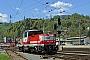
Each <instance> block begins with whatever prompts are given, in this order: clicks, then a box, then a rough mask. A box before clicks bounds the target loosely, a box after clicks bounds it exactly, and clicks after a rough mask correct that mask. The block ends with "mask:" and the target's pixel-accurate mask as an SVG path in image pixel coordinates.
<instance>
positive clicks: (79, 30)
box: [79, 22, 81, 45]
mask: <svg viewBox="0 0 90 60" xmlns="http://www.w3.org/2000/svg"><path fill="white" fill-rule="evenodd" d="M80 42H81V30H80V22H79V45H80Z"/></svg>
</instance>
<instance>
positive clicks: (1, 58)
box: [0, 54, 10, 60]
mask: <svg viewBox="0 0 90 60" xmlns="http://www.w3.org/2000/svg"><path fill="white" fill-rule="evenodd" d="M0 60H10V58H9V57H8V56H7V55H6V54H0Z"/></svg>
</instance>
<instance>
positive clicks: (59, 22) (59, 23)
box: [58, 17, 61, 25]
mask: <svg viewBox="0 0 90 60" xmlns="http://www.w3.org/2000/svg"><path fill="white" fill-rule="evenodd" d="M58 25H61V21H60V17H59V18H58Z"/></svg>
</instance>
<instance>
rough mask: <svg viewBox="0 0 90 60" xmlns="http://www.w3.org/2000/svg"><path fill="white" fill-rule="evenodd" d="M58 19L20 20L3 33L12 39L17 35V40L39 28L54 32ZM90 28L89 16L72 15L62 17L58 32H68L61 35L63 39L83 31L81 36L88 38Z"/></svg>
mask: <svg viewBox="0 0 90 60" xmlns="http://www.w3.org/2000/svg"><path fill="white" fill-rule="evenodd" d="M58 17H59V16H54V17H53V18H52V19H53V20H51V19H47V20H44V19H31V18H26V19H24V20H20V21H19V22H15V23H13V24H12V26H11V27H10V28H8V29H7V30H6V31H4V32H3V35H4V36H9V37H12V38H13V37H14V35H15V36H16V37H17V38H19V37H22V34H23V32H24V31H25V30H28V29H30V28H34V27H37V28H38V29H40V30H43V29H44V30H45V31H53V26H54V24H55V23H56V24H57V18H58ZM79 23H80V27H79ZM5 25H6V23H5ZM89 26H90V17H89V16H87V15H86V16H84V15H80V14H77V13H74V14H72V15H65V16H62V19H61V25H60V27H58V30H66V31H67V32H64V33H63V34H61V35H62V37H66V36H67V37H71V36H79V30H80V31H81V36H87V35H88V36H89V34H90V33H88V31H87V29H86V28H87V27H89ZM2 29H3V28H2ZM64 34H65V36H64Z"/></svg>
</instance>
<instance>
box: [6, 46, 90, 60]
mask: <svg viewBox="0 0 90 60" xmlns="http://www.w3.org/2000/svg"><path fill="white" fill-rule="evenodd" d="M5 50H6V52H7V54H8V55H9V56H10V58H11V60H15V59H16V60H28V59H27V58H25V57H24V56H22V55H21V54H19V53H17V52H16V51H18V50H17V49H16V48H8V49H5ZM29 54H33V53H29ZM33 55H39V56H40V60H44V59H45V60H46V59H48V60H49V59H51V60H90V51H59V52H57V54H33Z"/></svg>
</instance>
